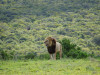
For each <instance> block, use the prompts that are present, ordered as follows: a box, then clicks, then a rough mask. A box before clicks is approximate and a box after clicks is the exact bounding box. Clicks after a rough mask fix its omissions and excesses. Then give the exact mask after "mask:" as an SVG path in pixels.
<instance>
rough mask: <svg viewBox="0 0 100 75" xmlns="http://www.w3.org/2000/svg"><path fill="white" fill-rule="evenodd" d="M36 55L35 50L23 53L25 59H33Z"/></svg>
mask: <svg viewBox="0 0 100 75" xmlns="http://www.w3.org/2000/svg"><path fill="white" fill-rule="evenodd" d="M36 56H37V53H36V52H28V53H27V54H26V55H25V59H34V58H35V57H36Z"/></svg>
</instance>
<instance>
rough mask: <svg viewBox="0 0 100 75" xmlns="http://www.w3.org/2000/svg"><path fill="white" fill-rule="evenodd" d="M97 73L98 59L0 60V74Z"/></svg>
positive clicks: (98, 72) (87, 74) (59, 74)
mask: <svg viewBox="0 0 100 75" xmlns="http://www.w3.org/2000/svg"><path fill="white" fill-rule="evenodd" d="M6 74H7V75H26V74H28V75H33V74H34V75H51V74H52V75H82V74H83V75H92V74H93V75H99V74H100V59H99V60H98V59H94V58H87V59H69V58H67V59H61V60H56V61H55V60H43V59H42V60H17V61H14V60H13V61H12V60H9V61H0V75H6Z"/></svg>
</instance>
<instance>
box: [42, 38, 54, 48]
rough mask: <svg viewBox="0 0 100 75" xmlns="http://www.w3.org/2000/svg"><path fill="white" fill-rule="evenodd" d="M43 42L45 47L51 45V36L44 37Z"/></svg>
mask: <svg viewBox="0 0 100 75" xmlns="http://www.w3.org/2000/svg"><path fill="white" fill-rule="evenodd" d="M44 43H45V45H46V46H47V47H49V46H51V45H52V38H51V37H48V38H46V39H45V41H44Z"/></svg>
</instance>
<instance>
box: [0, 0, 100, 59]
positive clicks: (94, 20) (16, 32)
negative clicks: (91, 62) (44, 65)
mask: <svg viewBox="0 0 100 75" xmlns="http://www.w3.org/2000/svg"><path fill="white" fill-rule="evenodd" d="M99 12H100V4H99V0H0V58H2V55H3V54H4V55H3V56H6V57H7V56H8V57H11V58H21V57H23V56H26V58H27V56H28V54H30V52H34V53H37V55H39V54H40V53H46V52H47V50H46V47H45V46H44V43H43V42H44V39H45V38H46V37H47V36H53V37H55V38H57V39H62V38H64V37H68V38H70V39H71V40H74V41H73V43H74V42H75V43H77V44H78V45H79V46H81V47H82V48H84V49H85V50H90V52H91V51H96V50H100V46H99V43H98V41H99V37H98V36H96V35H98V34H100V17H99V16H100V13H99ZM6 53H7V54H8V55H6ZM11 53H13V54H11ZM34 53H33V54H34ZM12 55H14V57H12ZM98 55H100V54H98ZM30 57H31V56H30ZM32 58H34V56H32ZM3 59H6V58H4V57H3Z"/></svg>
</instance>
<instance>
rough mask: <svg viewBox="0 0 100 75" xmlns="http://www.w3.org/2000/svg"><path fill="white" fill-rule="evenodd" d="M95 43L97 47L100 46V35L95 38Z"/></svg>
mask: <svg viewBox="0 0 100 75" xmlns="http://www.w3.org/2000/svg"><path fill="white" fill-rule="evenodd" d="M93 42H95V44H97V45H100V34H99V35H97V36H95V37H94V38H93Z"/></svg>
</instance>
